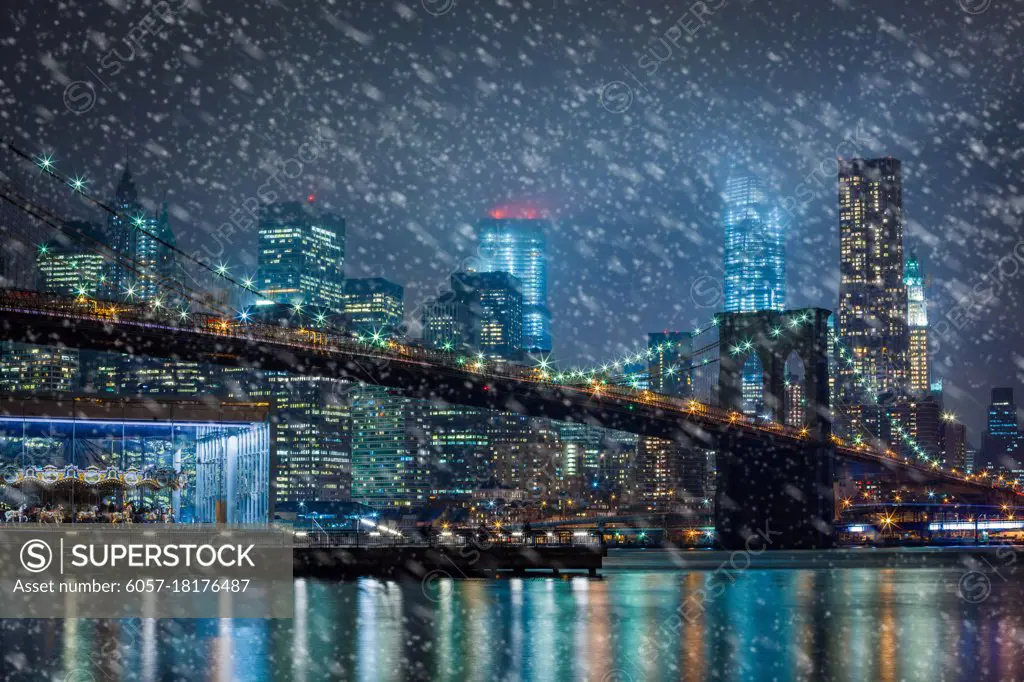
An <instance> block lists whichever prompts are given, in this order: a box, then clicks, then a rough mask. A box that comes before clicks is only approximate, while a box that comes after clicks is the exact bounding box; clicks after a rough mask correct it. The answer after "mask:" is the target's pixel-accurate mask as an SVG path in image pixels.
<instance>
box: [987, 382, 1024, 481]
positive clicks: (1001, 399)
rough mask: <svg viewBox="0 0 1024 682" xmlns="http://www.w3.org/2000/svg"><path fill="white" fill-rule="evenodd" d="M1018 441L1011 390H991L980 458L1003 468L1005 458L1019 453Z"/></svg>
mask: <svg viewBox="0 0 1024 682" xmlns="http://www.w3.org/2000/svg"><path fill="white" fill-rule="evenodd" d="M1020 441H1021V434H1020V431H1019V426H1018V421H1017V406H1016V405H1014V403H1013V389H1012V388H1009V387H999V388H993V389H992V402H991V404H990V405H989V406H988V429H987V430H986V431H985V436H984V439H983V441H982V458H983V459H984V461H985V462H986V463H988V464H990V465H994V466H996V467H1001V466H1005V460H1006V459H1007V458H1010V457H1014V456H1016V455H1017V454H1018V453H1019V445H1020Z"/></svg>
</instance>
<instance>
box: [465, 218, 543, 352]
mask: <svg viewBox="0 0 1024 682" xmlns="http://www.w3.org/2000/svg"><path fill="white" fill-rule="evenodd" d="M549 225H550V223H549V222H548V221H547V220H543V219H540V218H537V217H534V216H533V214H532V212H529V213H527V216H526V217H519V218H511V217H506V213H505V212H503V211H493V212H492V213H491V217H490V218H485V219H484V220H481V221H480V223H479V226H478V230H479V239H480V258H481V259H482V260H483V263H484V264H483V267H482V268H481V270H482V271H489V272H507V273H509V274H511V275H514V276H515V277H516V278H517V279H519V281H520V282H521V291H522V299H523V303H522V306H523V332H522V348H523V350H526V351H528V352H545V353H546V352H549V351H550V350H551V313H550V312H549V311H548V300H547V299H548V273H547V240H546V236H545V229H546V228H547V227H548V226H549Z"/></svg>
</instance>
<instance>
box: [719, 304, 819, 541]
mask: <svg viewBox="0 0 1024 682" xmlns="http://www.w3.org/2000/svg"><path fill="white" fill-rule="evenodd" d="M830 314H831V313H830V311H828V310H824V309H822V308H807V309H803V310H786V311H781V312H780V311H769V310H765V311H758V312H750V313H724V314H722V315H719V318H718V319H719V324H718V329H719V348H720V350H719V354H720V356H719V361H720V374H719V377H720V378H719V404H720V406H721V407H724V408H727V409H732V410H736V411H740V410H742V408H743V365H744V363H745V362H746V360H747V358H748V357H750V356H751V355H756V356H757V357H758V359H759V360H760V362H761V367H762V368H763V376H764V401H765V405H766V406H767V407H768V408H769V409H771V410H772V411H773V412H774V415H775V417H774V418H775V421H779V422H781V421H783V420H784V418H785V417H784V412H785V410H784V406H785V404H786V401H785V385H786V384H785V380H786V377H785V366H786V360H787V359H788V358H789V357H790V355H791V354H793V353H795V354H796V356H797V357H798V358H800V360H801V361H802V362H803V365H804V370H805V377H804V387H803V388H804V391H803V394H804V396H806V404H805V406H804V409H803V424H804V425H805V426H806V427H807V437H806V440H805V441H798V442H794V441H793V440H792V439H791V438H784V437H781V436H771V435H769V436H765V435H764V434H756V435H755V434H750V433H747V432H745V431H743V430H742V429H728V430H725V431H724V432H723V434H722V435H721V436H720V438H719V457H718V488H717V493H716V496H717V498H716V503H717V504H716V505H715V526H716V529H717V531H718V536H719V540H720V542H721V543H722V544H723V545H724V546H725V547H726V548H729V549H744V548H748V549H750V548H755V547H760V546H765V547H769V548H772V549H802V548H807V549H810V548H822V547H829V546H831V544H832V530H831V523H832V520H833V514H834V506H833V492H832V482H833V477H834V474H833V470H834V466H835V465H834V459H835V457H834V451H833V447H832V445H831V442H830V437H831V435H832V413H831V410H830V408H829V385H828V317H829V315H830Z"/></svg>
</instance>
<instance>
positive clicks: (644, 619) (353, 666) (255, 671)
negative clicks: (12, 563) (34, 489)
mask: <svg viewBox="0 0 1024 682" xmlns="http://www.w3.org/2000/svg"><path fill="white" fill-rule="evenodd" d="M647 560H648V561H649V560H650V557H648V559H647ZM664 568H665V569H671V564H667V565H666V566H665V567H664ZM960 573H962V572H958V571H957V570H956V569H899V568H846V569H841V570H829V569H823V568H780V569H771V570H748V571H745V572H741V573H737V574H735V575H734V576H732V577H731V578H730V579H728V580H726V583H727V584H726V585H725V586H724V589H722V590H721V591H720V593H716V596H715V597H714V598H713V599H711V601H710V602H708V603H707V604H706V605H705V607H704V608H703V609H690V610H688V611H687V613H688V615H689V617H688V618H686V619H682V618H679V617H678V611H677V609H678V607H679V606H680V605H681V604H683V603H684V602H685V601H686V600H687V598H688V597H693V596H694V595H698V594H699V591H700V590H702V589H706V588H707V584H706V580H707V578H708V576H709V572H706V571H680V570H648V569H645V570H631V569H630V568H629V567H628V563H627V564H625V565H624V566H622V567H620V568H614V569H612V570H609V571H607V572H606V576H605V577H604V578H603V579H599V580H589V579H586V578H530V579H502V580H498V581H488V580H466V581H458V582H454V583H452V584H451V585H450V586H449V587H450V588H451V589H450V593H449V594H448V595H447V596H444V597H442V598H440V599H437V600H432V599H431V598H428V595H425V594H424V592H423V591H422V590H421V587H420V585H419V583H416V582H402V583H394V582H382V581H379V580H371V579H365V580H360V581H357V582H349V583H331V582H322V581H310V580H298V581H296V583H295V599H296V601H295V618H294V620H292V621H253V620H227V619H225V620H192V621H190V620H176V621H153V620H143V621H131V622H129V621H95V620H76V621H65V622H62V621H42V620H38V621H29V620H25V621H14V620H9V621H3V622H2V623H0V625H2V630H0V634H2V637H0V641H2V643H3V662H2V667H0V670H2V672H3V674H2V675H0V679H2V680H47V679H50V680H67V682H90V681H91V680H97V681H102V680H147V681H148V680H216V681H218V682H221V681H229V680H299V681H302V682H319V681H320V680H338V679H353V680H361V681H367V682H369V681H374V682H376V681H382V682H385V681H392V680H394V681H396V682H397V681H399V680H408V679H439V680H455V681H458V682H470V681H474V680H487V681H488V682H489V681H491V680H497V679H508V680H518V679H524V680H544V681H547V680H588V681H589V680H601V681H606V682H613V681H615V682H629V681H630V680H645V679H651V680H677V679H682V680H704V679H722V680H736V681H740V680H744V681H745V680H795V679H829V680H840V681H847V680H848V681H850V682H854V681H859V680H880V681H883V682H886V681H889V680H892V681H895V680H938V679H942V680H972V681H973V680H1005V679H1019V678H1020V677H1021V676H1022V675H1024V663H1022V661H1024V654H1022V652H1024V629H1022V622H1021V618H1022V614H1024V609H1022V606H1024V589H1022V588H1024V580H1022V579H1021V578H1020V577H1019V576H1016V575H1008V576H1006V578H1005V579H1004V578H998V577H997V578H995V579H994V580H993V582H992V594H991V596H989V598H988V599H987V600H985V601H984V602H981V603H978V604H972V603H969V602H967V601H965V600H963V599H962V598H961V597H960V596H959V595H958V593H957V589H956V584H957V577H958V575H959V574H960ZM431 596H436V595H435V594H433V593H432V594H431Z"/></svg>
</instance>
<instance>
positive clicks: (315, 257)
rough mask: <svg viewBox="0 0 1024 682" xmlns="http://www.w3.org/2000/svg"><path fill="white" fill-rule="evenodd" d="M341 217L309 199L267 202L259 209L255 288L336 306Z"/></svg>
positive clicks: (340, 289) (276, 297) (339, 303)
mask: <svg viewBox="0 0 1024 682" xmlns="http://www.w3.org/2000/svg"><path fill="white" fill-rule="evenodd" d="M344 261H345V221H344V220H342V219H341V218H339V217H338V216H336V215H333V214H331V213H324V212H321V211H318V210H316V209H315V208H314V207H313V206H312V204H311V203H305V204H303V203H299V202H294V201H291V202H282V203H276V204H270V205H269V206H267V207H266V208H264V210H263V213H262V214H261V215H260V226H259V274H258V279H257V286H258V289H259V290H260V291H261V292H262V293H263V295H264V296H266V297H267V298H268V299H269V300H271V301H273V302H275V303H285V304H289V305H300V306H315V307H318V308H321V309H324V310H326V311H331V312H341V310H342V307H343V301H344V291H345V281H344V274H343V273H344V271H343V267H344Z"/></svg>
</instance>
